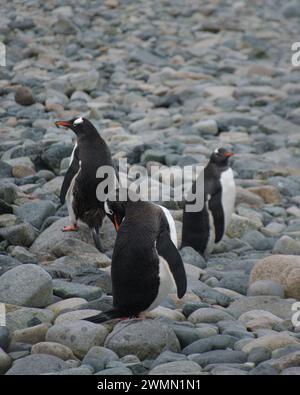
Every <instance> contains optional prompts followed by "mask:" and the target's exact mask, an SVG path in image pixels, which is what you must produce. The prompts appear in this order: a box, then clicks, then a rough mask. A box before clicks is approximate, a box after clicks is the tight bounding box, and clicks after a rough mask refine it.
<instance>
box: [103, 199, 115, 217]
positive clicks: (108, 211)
mask: <svg viewBox="0 0 300 395" xmlns="http://www.w3.org/2000/svg"><path fill="white" fill-rule="evenodd" d="M104 210H105V212H106V214H108V215H113V213H114V212H113V211H112V210H111V209H110V208H109V207H108V204H107V202H104Z"/></svg>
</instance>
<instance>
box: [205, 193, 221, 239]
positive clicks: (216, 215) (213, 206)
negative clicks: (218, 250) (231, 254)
mask: <svg viewBox="0 0 300 395" xmlns="http://www.w3.org/2000/svg"><path fill="white" fill-rule="evenodd" d="M208 205H209V209H210V211H211V212H212V216H213V219H214V227H215V243H218V242H219V241H221V240H222V238H223V235H224V223H225V218H224V211H223V208H222V192H221V191H220V190H219V191H217V192H216V193H215V194H213V195H212V196H211V198H210V200H209V203H208Z"/></svg>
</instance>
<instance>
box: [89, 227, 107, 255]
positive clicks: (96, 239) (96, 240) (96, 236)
mask: <svg viewBox="0 0 300 395" xmlns="http://www.w3.org/2000/svg"><path fill="white" fill-rule="evenodd" d="M92 236H93V240H94V243H95V246H96V248H97V250H98V251H100V252H104V249H103V247H102V244H101V240H100V236H99V231H98V230H97V229H96V228H93V229H92Z"/></svg>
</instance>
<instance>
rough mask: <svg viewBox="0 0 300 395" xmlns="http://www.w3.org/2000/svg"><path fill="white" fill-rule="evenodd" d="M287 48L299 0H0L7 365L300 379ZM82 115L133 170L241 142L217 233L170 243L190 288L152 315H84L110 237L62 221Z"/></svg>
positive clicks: (296, 125)
mask: <svg viewBox="0 0 300 395" xmlns="http://www.w3.org/2000/svg"><path fill="white" fill-rule="evenodd" d="M297 41H300V5H299V2H298V1H296V0H289V1H283V0H253V1H246V0H236V1H230V0H210V1H208V0H207V1H206V0H184V1H180V0H150V1H147V0H139V1H131V0H103V1H95V0H92V1H90V2H88V3H87V2H85V1H82V0H79V1H75V0H68V1H64V0H49V1H46V2H45V1H40V0H29V1H25V0H24V1H12V2H5V3H4V4H1V14H0V42H2V43H3V44H4V45H5V48H6V66H5V67H4V66H2V67H0V325H2V326H0V375H19V374H22V375H44V374H46V375H176V374H178V375H199V376H201V375H300V314H299V311H300V68H299V67H294V66H293V64H292V62H291V58H292V55H293V51H292V50H291V47H292V44H293V43H294V42H297ZM77 116H83V117H86V118H87V119H89V120H90V121H91V122H92V123H93V124H94V125H95V126H96V127H97V129H98V130H99V132H100V134H101V136H102V137H103V138H104V139H105V141H106V142H107V144H108V145H109V147H110V150H111V152H112V156H113V159H114V160H115V161H116V162H117V161H118V160H119V159H125V158H126V159H127V162H128V168H129V169H130V168H131V167H132V166H134V165H143V166H145V167H146V168H147V169H149V168H150V166H151V165H157V166H160V167H161V166H166V167H173V166H179V167H181V168H183V167H184V166H187V165H196V164H201V165H205V164H206V163H207V161H208V159H209V157H210V154H211V152H212V151H213V150H214V149H216V148H217V147H223V146H224V147H227V148H229V149H230V150H231V151H232V152H234V156H233V157H232V158H231V163H232V168H233V170H234V174H235V180H236V185H237V198H236V205H235V213H234V214H233V216H232V220H231V223H230V225H229V227H228V229H227V233H226V236H225V237H224V239H223V240H222V241H221V242H220V243H219V244H218V245H217V246H216V248H215V250H214V252H213V253H212V254H211V255H210V257H209V259H208V260H207V261H205V260H204V259H203V258H202V257H201V256H200V255H199V254H198V253H197V252H196V251H194V250H193V249H192V248H190V247H185V248H183V249H181V250H180V253H181V256H182V258H183V262H184V265H185V269H186V273H187V277H188V291H187V293H186V295H185V296H184V297H183V298H182V299H181V300H178V299H177V297H176V295H169V297H168V299H167V300H166V301H165V303H164V304H163V305H161V306H159V307H158V308H156V309H155V310H153V311H151V312H149V313H148V314H147V318H146V319H145V320H137V319H131V320H126V321H118V320H112V321H109V322H106V323H104V324H94V323H91V322H87V321H84V320H83V319H84V318H86V317H89V316H91V315H94V314H97V313H98V312H99V311H106V310H108V309H110V308H111V306H112V290H111V276H110V267H111V257H112V251H113V247H114V241H115V237H116V232H115V229H114V227H113V225H112V224H111V223H110V221H109V220H108V219H107V220H105V223H104V226H103V228H102V230H101V238H102V240H103V246H104V248H105V253H100V252H99V251H98V250H97V249H96V248H95V246H94V243H93V239H92V237H91V234H90V231H89V229H88V228H87V227H86V226H84V225H82V226H80V230H79V231H78V232H69V233H63V232H62V231H61V229H62V228H63V227H64V226H66V225H67V224H68V223H69V220H68V218H67V217H68V211H67V207H66V205H63V206H62V205H61V203H60V199H59V193H60V188H61V185H62V181H63V176H64V175H65V173H66V170H67V168H68V165H69V158H70V156H71V153H72V150H73V146H74V143H75V135H74V134H73V133H72V131H71V130H62V129H58V128H56V127H55V121H57V120H64V119H72V118H74V117H77ZM157 182H159V181H157ZM161 182H164V180H163V179H162V180H161ZM165 205H166V207H168V208H169V209H170V211H171V214H172V216H173V218H174V220H175V222H176V228H177V233H178V238H179V239H180V238H181V228H182V207H181V205H180V204H179V203H178V202H176V201H170V202H166V203H165ZM1 311H2V313H3V312H4V311H5V314H2V315H1ZM4 321H5V322H4Z"/></svg>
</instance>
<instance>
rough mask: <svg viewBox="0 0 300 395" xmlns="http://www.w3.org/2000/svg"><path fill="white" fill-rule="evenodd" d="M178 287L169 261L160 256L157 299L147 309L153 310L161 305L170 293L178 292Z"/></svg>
mask: <svg viewBox="0 0 300 395" xmlns="http://www.w3.org/2000/svg"><path fill="white" fill-rule="evenodd" d="M176 290H177V287H176V283H175V280H174V277H173V275H172V273H171V271H170V269H169V265H168V262H167V261H166V260H165V259H164V258H163V257H161V256H159V288H158V293H157V296H156V298H155V300H154V301H153V302H152V304H151V305H150V306H149V307H148V309H147V311H151V310H153V309H155V308H156V307H157V306H159V305H160V304H161V303H162V302H163V301H164V300H165V299H166V298H167V296H168V295H169V294H170V293H176Z"/></svg>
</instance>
